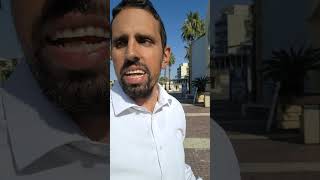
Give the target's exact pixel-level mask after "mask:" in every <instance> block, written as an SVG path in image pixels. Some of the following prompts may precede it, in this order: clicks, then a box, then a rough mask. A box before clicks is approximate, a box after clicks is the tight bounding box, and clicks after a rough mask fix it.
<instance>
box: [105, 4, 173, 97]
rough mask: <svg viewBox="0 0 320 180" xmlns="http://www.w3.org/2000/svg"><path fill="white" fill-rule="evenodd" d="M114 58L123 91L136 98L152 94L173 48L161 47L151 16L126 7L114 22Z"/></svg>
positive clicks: (157, 31) (155, 24) (156, 24)
mask: <svg viewBox="0 0 320 180" xmlns="http://www.w3.org/2000/svg"><path fill="white" fill-rule="evenodd" d="M111 57H112V61H113V64H114V68H115V72H116V75H117V78H118V80H119V81H120V84H121V85H122V88H123V89H124V91H125V92H126V93H127V95H129V96H130V97H131V98H134V99H135V98H141V97H147V96H148V95H150V94H151V91H152V89H153V87H154V85H155V84H156V83H157V81H158V78H159V75H160V72H161V68H164V67H165V66H166V65H167V63H168V60H169V57H170V49H169V48H167V47H165V49H164V48H163V47H162V44H161V36H160V24H159V22H158V21H157V20H156V19H155V18H154V17H153V15H152V14H151V13H149V12H148V11H146V10H143V9H138V8H125V9H124V10H122V11H121V12H120V13H119V14H118V15H117V16H116V17H115V19H114V20H113V23H112V52H111Z"/></svg>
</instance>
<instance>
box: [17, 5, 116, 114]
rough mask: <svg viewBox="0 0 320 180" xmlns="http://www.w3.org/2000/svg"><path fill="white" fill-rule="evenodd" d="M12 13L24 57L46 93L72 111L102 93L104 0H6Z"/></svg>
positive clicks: (106, 15) (105, 70)
mask: <svg viewBox="0 0 320 180" xmlns="http://www.w3.org/2000/svg"><path fill="white" fill-rule="evenodd" d="M12 13H13V16H14V19H15V26H16V30H17V33H18V36H19V39H20V42H21V45H22V48H23V50H24V53H25V56H26V58H27V61H28V63H29V64H30V66H31V69H32V71H33V73H34V75H35V77H36V79H37V80H38V81H39V83H40V86H41V88H42V89H43V90H44V92H45V93H46V94H47V95H48V96H49V98H51V99H52V100H54V101H55V102H56V103H58V104H59V105H61V106H63V107H64V108H72V109H73V108H75V109H74V110H75V111H77V110H76V109H77V106H79V108H83V109H85V108H86V107H87V106H90V105H89V104H90V103H91V104H92V103H93V104H96V103H98V102H97V101H99V100H98V99H99V97H100V98H104V97H105V96H106V95H104V94H105V93H106V91H107V84H108V83H107V82H108V74H109V72H108V70H109V69H108V67H109V66H108V61H107V58H108V57H109V41H108V40H109V32H110V31H109V1H106V0H63V1H61V0H28V1H21V0H12ZM103 100H104V101H105V99H103ZM89 101H90V102H89ZM91 101H95V102H91ZM100 101H101V100H100ZM81 102H85V103H84V104H81ZM69 110H70V109H69ZM69 110H68V111H69ZM71 111H72V110H71Z"/></svg>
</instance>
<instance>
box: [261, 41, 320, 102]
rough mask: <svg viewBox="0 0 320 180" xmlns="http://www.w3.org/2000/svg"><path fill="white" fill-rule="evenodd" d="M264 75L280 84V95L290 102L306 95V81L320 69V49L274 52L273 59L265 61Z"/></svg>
mask: <svg viewBox="0 0 320 180" xmlns="http://www.w3.org/2000/svg"><path fill="white" fill-rule="evenodd" d="M263 65H264V66H263V69H262V72H263V75H264V78H266V79H272V80H273V81H274V82H279V83H280V91H279V95H280V96H281V97H282V98H283V99H284V100H285V101H290V100H291V98H292V97H298V96H301V95H303V93H304V80H305V78H307V73H308V72H310V71H319V69H320V49H314V48H312V47H305V46H301V47H300V48H294V47H290V48H289V49H279V50H274V51H272V58H271V59H267V60H265V61H264V64H263Z"/></svg>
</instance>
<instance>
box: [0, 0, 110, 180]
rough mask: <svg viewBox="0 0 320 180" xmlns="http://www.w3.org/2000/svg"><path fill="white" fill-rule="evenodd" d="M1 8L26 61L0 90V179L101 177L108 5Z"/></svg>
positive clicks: (36, 2)
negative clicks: (9, 13)
mask: <svg viewBox="0 0 320 180" xmlns="http://www.w3.org/2000/svg"><path fill="white" fill-rule="evenodd" d="M7 3H10V4H8V6H7V7H4V8H8V7H10V8H11V10H12V15H13V17H14V24H15V27H16V31H17V35H18V37H19V40H20V44H21V47H22V50H23V52H24V55H25V59H24V60H22V61H20V62H19V63H18V66H17V68H16V70H15V72H14V73H13V75H11V77H10V79H9V80H8V81H7V82H6V83H5V85H4V87H3V88H2V89H1V90H0V95H1V96H0V179H1V180H2V179H3V180H16V179H19V180H25V179H28V180H38V179H39V180H44V179H45V180H51V179H54V180H57V179H77V180H88V179H95V180H99V179H101V180H105V179H108V178H109V174H108V171H109V162H108V156H109V147H108V145H107V144H108V141H109V121H108V119H109V116H108V114H107V112H108V108H109V107H108V105H109V103H108V101H107V97H108V93H109V90H108V87H107V84H109V82H108V74H109V69H108V68H109V66H108V63H109V61H106V60H107V58H108V57H109V44H108V40H109V31H110V30H109V27H108V26H109V25H108V23H109V18H108V15H109V3H108V1H105V0H64V1H60V0H28V1H21V0H11V1H10V0H8V1H7ZM1 26H4V25H3V24H2V25H1Z"/></svg>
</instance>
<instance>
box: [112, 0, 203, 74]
mask: <svg viewBox="0 0 320 180" xmlns="http://www.w3.org/2000/svg"><path fill="white" fill-rule="evenodd" d="M119 2H120V0H110V6H111V9H112V8H113V7H114V6H116V5H117V4H118V3H119ZM152 3H153V5H154V6H155V8H156V9H157V11H158V13H159V15H160V16H161V18H162V20H163V22H164V24H165V28H166V31H167V36H168V45H169V46H170V47H171V49H172V52H173V53H174V55H175V57H176V63H175V64H174V65H173V66H172V67H171V77H174V78H175V76H176V71H177V68H178V66H179V64H181V63H183V62H186V61H185V59H184V56H185V50H184V43H183V41H182V39H181V30H180V28H181V26H182V24H183V22H184V20H185V18H186V16H187V15H186V14H187V13H188V12H189V11H193V12H195V11H198V12H199V13H200V16H201V18H202V19H204V18H205V16H206V14H207V11H208V4H209V0H152ZM110 69H111V71H110V78H111V80H114V79H115V78H116V77H115V75H114V69H113V67H112V66H111V67H110ZM162 74H163V73H162Z"/></svg>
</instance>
